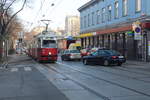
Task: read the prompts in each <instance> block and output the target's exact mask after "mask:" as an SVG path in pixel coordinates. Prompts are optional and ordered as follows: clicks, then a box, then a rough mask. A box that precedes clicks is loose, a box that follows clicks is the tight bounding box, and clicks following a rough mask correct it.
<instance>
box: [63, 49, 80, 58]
mask: <svg viewBox="0 0 150 100" xmlns="http://www.w3.org/2000/svg"><path fill="white" fill-rule="evenodd" d="M61 59H62V60H80V59H81V53H80V51H79V50H65V51H64V52H63V53H62V55H61Z"/></svg>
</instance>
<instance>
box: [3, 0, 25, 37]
mask: <svg viewBox="0 0 150 100" xmlns="http://www.w3.org/2000/svg"><path fill="white" fill-rule="evenodd" d="M15 2H18V1H17V0H0V35H1V36H6V35H7V34H8V30H9V26H10V23H11V22H12V20H13V18H15V16H16V15H17V14H18V13H19V12H21V11H22V10H23V8H24V7H25V4H26V2H27V0H24V1H23V4H22V6H21V8H20V9H19V10H18V11H16V12H14V13H13V14H12V13H11V12H12V11H11V7H12V5H13V4H14V3H15Z"/></svg>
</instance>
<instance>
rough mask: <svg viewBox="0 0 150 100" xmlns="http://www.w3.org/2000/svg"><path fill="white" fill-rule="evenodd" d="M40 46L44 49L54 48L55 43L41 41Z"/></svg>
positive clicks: (52, 41) (53, 41)
mask: <svg viewBox="0 0 150 100" xmlns="http://www.w3.org/2000/svg"><path fill="white" fill-rule="evenodd" d="M42 45H43V47H44V48H56V41H55V40H43V44H42Z"/></svg>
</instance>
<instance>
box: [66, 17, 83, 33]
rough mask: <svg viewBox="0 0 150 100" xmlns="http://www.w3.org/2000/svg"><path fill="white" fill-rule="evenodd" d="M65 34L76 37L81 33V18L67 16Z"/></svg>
mask: <svg viewBox="0 0 150 100" xmlns="http://www.w3.org/2000/svg"><path fill="white" fill-rule="evenodd" d="M65 32H66V35H67V36H76V35H79V32H80V18H79V16H66V20H65Z"/></svg>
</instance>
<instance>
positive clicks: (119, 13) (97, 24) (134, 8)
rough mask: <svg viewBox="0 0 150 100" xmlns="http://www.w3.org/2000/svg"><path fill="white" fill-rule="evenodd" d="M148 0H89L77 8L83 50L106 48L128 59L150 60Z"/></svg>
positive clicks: (149, 12)
mask: <svg viewBox="0 0 150 100" xmlns="http://www.w3.org/2000/svg"><path fill="white" fill-rule="evenodd" d="M149 4H150V0H91V1H89V2H87V3H86V4H84V5H83V6H81V7H80V8H79V9H78V10H79V12H80V24H81V27H80V36H79V37H80V38H81V43H82V46H83V47H84V48H86V47H106V48H109V49H114V50H117V51H119V52H121V53H122V54H123V55H125V56H126V57H127V59H131V60H141V61H149V60H150V6H149Z"/></svg>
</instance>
